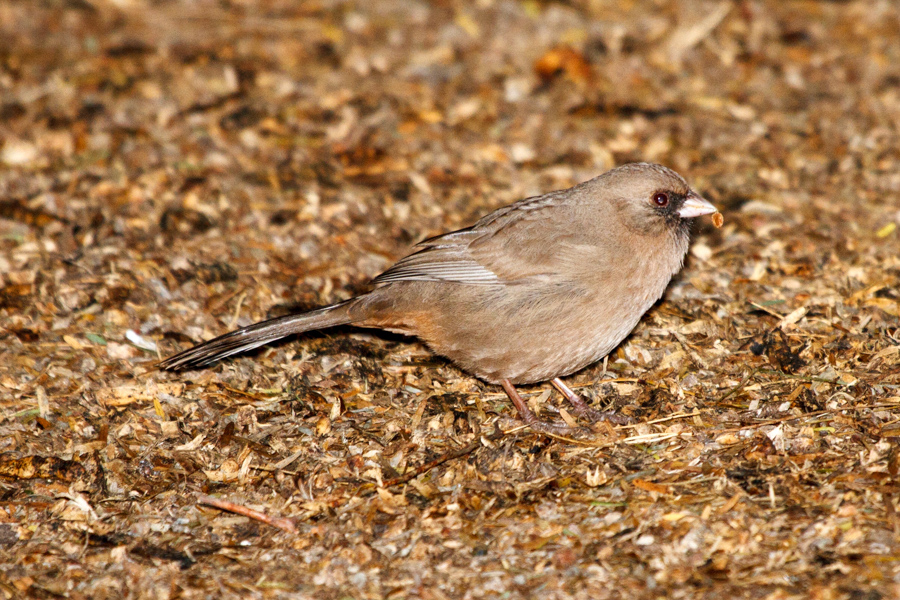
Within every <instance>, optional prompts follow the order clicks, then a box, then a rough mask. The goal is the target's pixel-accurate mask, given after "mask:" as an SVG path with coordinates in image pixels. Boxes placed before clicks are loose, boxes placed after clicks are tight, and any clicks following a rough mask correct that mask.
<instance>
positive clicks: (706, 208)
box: [678, 190, 718, 219]
mask: <svg viewBox="0 0 900 600" xmlns="http://www.w3.org/2000/svg"><path fill="white" fill-rule="evenodd" d="M714 212H718V210H717V209H716V207H715V206H713V205H712V204H710V202H709V201H708V200H704V199H703V198H701V197H700V195H699V194H697V192H695V191H693V190H691V191H690V192H689V193H688V195H687V196H686V197H685V199H684V204H682V205H681V208H679V209H678V216H680V217H681V218H682V219H693V218H695V217H699V216H702V215H709V214H712V213H714Z"/></svg>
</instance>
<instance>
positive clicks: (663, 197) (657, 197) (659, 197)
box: [653, 192, 669, 208]
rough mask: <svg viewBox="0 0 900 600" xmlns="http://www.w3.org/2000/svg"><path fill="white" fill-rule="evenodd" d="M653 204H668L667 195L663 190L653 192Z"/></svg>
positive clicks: (660, 205) (662, 205) (661, 205)
mask: <svg viewBox="0 0 900 600" xmlns="http://www.w3.org/2000/svg"><path fill="white" fill-rule="evenodd" d="M653 204H655V205H657V206H659V207H660V208H662V207H664V206H668V205H669V195H668V194H667V193H665V192H656V193H655V194H653Z"/></svg>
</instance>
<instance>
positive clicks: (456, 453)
mask: <svg viewBox="0 0 900 600" xmlns="http://www.w3.org/2000/svg"><path fill="white" fill-rule="evenodd" d="M483 437H484V438H485V439H487V440H489V441H494V440H498V439H500V438H501V437H503V434H498V433H492V434H491V435H486V436H483ZM481 445H482V441H481V438H478V439H477V440H475V441H474V442H472V443H471V444H468V445H467V446H463V447H462V448H457V449H456V450H451V451H450V452H447V453H445V454H442V455H441V456H439V457H437V458H435V459H434V460H429V461H428V462H427V463H424V464H421V465H419V466H418V467H416V468H415V469H411V470H408V471H407V472H406V473H404V474H403V475H400V476H399V477H392V478H390V479H387V480H385V481H383V482H382V483H381V487H383V488H385V489H387V488H390V487H394V486H396V485H401V484H404V483H407V482H408V481H412V480H413V479H415V478H416V477H418V476H419V475H422V474H423V473H427V472H428V471H430V470H431V469H433V468H435V467H437V466H439V465H442V464H444V463H445V462H447V461H448V460H453V459H455V458H462V457H463V456H465V455H467V454H471V453H472V452H474V451H475V450H477V449H478V448H480V447H481Z"/></svg>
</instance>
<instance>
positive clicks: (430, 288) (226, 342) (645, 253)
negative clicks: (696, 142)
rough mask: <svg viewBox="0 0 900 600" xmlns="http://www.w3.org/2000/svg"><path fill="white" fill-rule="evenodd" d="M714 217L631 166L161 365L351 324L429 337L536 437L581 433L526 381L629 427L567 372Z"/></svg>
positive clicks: (666, 180) (428, 244)
mask: <svg viewBox="0 0 900 600" xmlns="http://www.w3.org/2000/svg"><path fill="white" fill-rule="evenodd" d="M707 214H713V215H714V220H715V219H716V218H718V219H719V220H721V216H720V214H719V213H718V211H717V210H716V208H715V206H713V204H711V203H710V202H709V201H707V200H705V199H704V198H703V197H702V196H700V195H699V194H698V193H697V192H695V191H694V190H693V189H691V187H690V186H689V185H688V183H687V182H686V181H685V179H684V178H683V177H682V176H681V175H679V174H678V173H676V172H675V171H673V170H671V169H669V168H667V167H664V166H662V165H658V164H653V163H629V164H625V165H622V166H620V167H617V168H614V169H611V170H609V171H607V172H605V173H603V174H601V175H599V176H597V177H595V178H593V179H590V180H588V181H585V182H583V183H580V184H578V185H575V186H574V187H571V188H568V189H565V190H559V191H554V192H550V193H547V194H544V195H540V196H533V197H530V198H525V199H524V200H520V201H518V202H515V203H513V204H510V205H508V206H505V207H502V208H499V209H497V210H495V211H493V212H491V213H489V214H488V215H486V216H484V217H482V218H481V219H480V220H478V221H477V222H476V223H475V224H474V225H471V226H470V227H466V228H464V229H459V230H457V231H453V232H450V233H445V234H442V235H437V236H435V237H431V238H428V239H426V240H424V241H422V242H420V243H418V244H417V245H416V246H414V248H413V252H412V253H410V254H409V255H407V256H406V257H405V258H402V259H400V260H399V261H398V262H397V263H395V264H394V265H393V266H392V267H390V268H389V269H387V270H386V271H384V272H383V273H381V274H380V275H378V276H377V277H375V278H374V279H373V280H372V281H371V282H370V284H371V290H370V291H369V292H367V293H364V294H361V295H359V296H356V297H354V298H351V299H349V300H345V301H343V302H338V303H336V304H332V305H330V306H324V307H322V308H317V309H314V310H310V311H307V312H300V313H295V314H289V315H286V316H281V317H276V318H273V319H269V320H266V321H262V322H259V323H256V324H253V325H249V326H247V327H243V328H241V329H238V330H236V331H232V332H231V333H226V334H225V335H222V336H220V337H217V338H214V339H212V340H209V341H207V342H203V343H201V344H199V345H197V346H194V347H193V348H190V349H187V350H184V351H182V352H180V353H178V354H175V355H174V356H171V357H169V358H167V359H165V360H163V361H161V362H160V363H159V364H158V367H159V368H160V369H163V370H176V371H177V370H184V369H198V368H203V367H206V366H208V365H211V364H212V363H215V362H217V361H219V360H222V359H224V358H227V357H230V356H232V355H235V354H240V353H243V352H247V351H250V350H253V349H255V348H259V347H261V346H264V345H266V344H270V343H272V342H275V341H276V340H279V339H282V338H285V337H287V336H290V335H294V334H298V333H304V332H308V331H314V330H319V329H325V328H329V327H334V326H338V325H352V326H357V327H364V328H377V329H383V330H386V331H389V332H393V333H400V334H403V335H407V336H414V337H417V338H419V339H421V340H423V341H424V342H425V344H426V345H427V346H428V347H429V348H430V349H431V350H432V351H433V352H434V353H436V354H439V355H441V356H444V357H446V358H448V359H449V360H450V361H451V362H452V363H454V364H455V365H457V366H458V367H459V368H461V369H462V370H463V371H465V372H467V373H470V374H472V375H474V376H476V377H478V378H479V379H481V380H483V381H485V382H487V383H489V384H495V385H499V386H501V387H502V388H503V390H504V391H505V392H506V395H507V396H508V397H509V399H510V401H511V402H512V404H513V406H514V407H515V409H516V411H517V412H518V415H519V417H520V419H521V420H522V421H523V422H524V423H525V425H527V426H528V427H530V428H531V429H532V430H533V431H536V432H538V433H545V434H550V435H552V434H566V433H571V431H572V427H570V426H568V425H564V424H561V423H554V422H552V421H546V420H543V419H540V418H539V417H537V416H536V415H535V414H534V413H533V412H532V411H531V409H529V408H528V406H526V404H525V402H524V401H523V399H522V397H521V396H520V394H519V392H518V390H517V389H516V386H517V385H526V384H536V383H541V382H546V381H550V382H551V384H552V385H553V387H555V388H556V389H557V390H558V391H559V392H560V393H561V394H562V395H563V396H564V397H565V398H566V399H567V400H568V401H569V402H570V403H571V405H572V409H573V412H574V413H575V414H576V415H577V416H580V417H582V418H586V419H588V420H589V421H591V422H597V421H609V422H611V423H613V424H620V423H625V422H629V421H630V419H627V417H624V416H623V415H621V414H617V413H616V412H615V411H599V410H596V409H594V408H592V407H591V406H590V405H589V404H588V403H587V402H586V401H584V400H583V399H582V398H581V397H580V396H578V395H577V394H576V393H575V392H573V391H572V390H571V389H570V388H569V387H568V386H567V385H566V384H565V383H564V382H563V381H562V378H563V377H565V376H567V375H571V374H572V373H575V372H577V371H579V370H581V369H583V368H585V367H587V366H588V365H591V364H593V363H595V362H597V361H599V360H601V359H602V358H604V357H605V356H607V355H608V354H609V353H610V352H611V351H613V350H614V349H615V348H616V347H617V346H618V345H619V344H620V343H621V342H622V341H623V340H624V339H625V338H626V337H627V336H628V335H629V334H630V333H631V331H632V330H633V329H634V328H635V327H636V326H637V324H638V322H639V321H640V319H641V317H642V316H643V315H644V313H646V312H647V311H648V310H649V309H650V307H651V306H653V304H654V303H655V302H656V301H657V300H659V299H660V298H661V297H662V295H663V293H664V292H665V290H666V287H667V286H668V284H669V282H670V280H671V279H672V277H673V276H674V275H675V274H676V273H678V272H679V271H680V270H681V268H682V266H683V264H684V259H685V256H686V255H687V251H688V248H689V245H690V230H691V223H692V221H693V219H695V218H696V217H699V216H702V215H707ZM717 224H718V223H717Z"/></svg>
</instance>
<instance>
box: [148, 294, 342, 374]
mask: <svg viewBox="0 0 900 600" xmlns="http://www.w3.org/2000/svg"><path fill="white" fill-rule="evenodd" d="M352 303H353V300H347V301H346V302H341V303H340V304H332V305H331V306H326V307H324V308H317V309H315V310H311V311H309V312H305V313H300V314H297V315H286V316H284V317H276V318H274V319H269V320H268V321H261V322H259V323H254V324H253V325H248V326H247V327H244V328H242V329H238V330H236V331H232V332H231V333H226V334H225V335H220V336H219V337H217V338H214V339H211V340H209V341H208V342H203V343H202V344H198V345H197V346H194V347H193V348H189V349H187V350H185V351H184V352H179V353H178V354H176V355H175V356H170V357H169V358H167V359H165V360H164V361H162V362H161V363H159V365H157V366H158V367H159V368H160V369H165V370H169V371H180V370H183V369H198V368H200V367H205V366H207V365H210V364H212V363H214V362H216V361H218V360H222V359H223V358H226V357H229V356H231V355H233V354H240V353H241V352H247V351H248V350H253V349H254V348H259V347H260V346H265V345H266V344H269V343H271V342H274V341H275V340H280V339H281V338H284V337H287V336H289V335H293V334H295V333H303V332H304V331H313V330H315V329H325V328H326V327H334V326H335V325H346V324H347V323H350V322H352V321H353V319H352V317H351V316H350V306H351V304H352Z"/></svg>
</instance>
